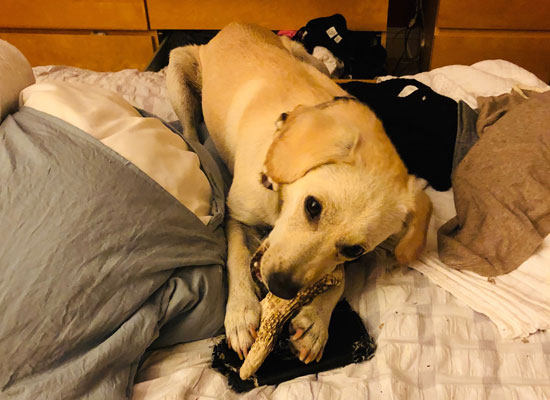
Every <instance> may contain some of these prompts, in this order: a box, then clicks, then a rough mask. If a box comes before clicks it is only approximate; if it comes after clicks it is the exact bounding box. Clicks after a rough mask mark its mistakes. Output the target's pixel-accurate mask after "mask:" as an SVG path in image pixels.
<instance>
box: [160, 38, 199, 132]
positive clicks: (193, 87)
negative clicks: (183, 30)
mask: <svg viewBox="0 0 550 400" xmlns="http://www.w3.org/2000/svg"><path fill="white" fill-rule="evenodd" d="M166 88H167V93H168V98H169V99H170V103H172V107H173V108H174V111H175V112H176V115H177V116H178V119H179V120H180V122H181V124H182V126H183V134H184V135H185V137H186V138H188V139H192V140H198V138H197V126H198V124H199V123H200V121H201V115H202V110H201V89H202V78H201V66H200V60H199V46H196V45H190V46H183V47H177V48H175V49H174V50H172V51H171V52H170V62H169V63H168V68H167V70H166Z"/></svg>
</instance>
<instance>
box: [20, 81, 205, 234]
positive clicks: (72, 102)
mask: <svg viewBox="0 0 550 400" xmlns="http://www.w3.org/2000/svg"><path fill="white" fill-rule="evenodd" d="M20 103H21V105H25V106H27V107H32V108H34V109H36V110H39V111H42V112H46V113H48V114H50V115H53V116H56V117H58V118H60V119H62V120H64V121H66V122H68V123H70V124H72V125H74V126H76V127H78V128H80V129H82V130H83V131H84V132H86V133H88V134H90V135H91V136H93V137H94V138H96V139H98V140H100V141H101V142H102V143H103V144H105V145H106V146H108V147H110V148H111V149H113V150H114V151H116V152H117V153H118V154H120V155H121V156H123V157H124V158H126V159H127V160H128V161H130V162H132V163H133V164H134V165H136V166H137V167H138V168H139V169H141V170H142V171H143V172H145V173H146V174H147V175H148V176H149V177H151V178H152V179H153V180H155V181H156V182H157V183H158V184H159V185H160V186H161V187H163V188H164V189H165V190H167V191H168V192H169V193H170V194H171V195H173V196H174V197H175V198H176V199H177V200H178V201H180V202H181V203H182V204H184V205H185V206H186V207H187V208H188V209H190V210H191V211H192V212H193V213H194V214H195V215H197V217H198V218H199V219H200V220H201V221H202V222H203V223H204V224H205V225H206V224H208V222H209V220H210V218H211V210H210V208H211V198H212V194H211V188H210V183H209V182H208V179H207V178H206V176H205V175H204V173H203V172H202V171H201V169H200V163H199V160H198V157H197V155H196V154H195V153H193V152H191V151H189V147H188V146H187V144H186V143H185V142H184V141H183V139H181V138H180V137H179V136H178V135H176V134H175V133H173V132H172V131H170V129H168V128H167V127H166V126H164V124H163V123H162V122H161V121H160V120H158V119H156V118H144V117H142V116H141V114H140V113H139V112H138V111H137V110H136V109H135V108H134V107H132V106H131V105H130V104H129V103H127V102H126V101H125V100H124V99H123V98H122V97H120V96H119V95H117V94H116V93H114V92H111V91H109V90H105V89H102V88H96V87H91V86H88V85H84V84H81V83H69V82H61V83H60V82H49V83H39V84H35V85H32V86H30V87H28V88H27V89H25V90H23V91H22V92H21V94H20Z"/></svg>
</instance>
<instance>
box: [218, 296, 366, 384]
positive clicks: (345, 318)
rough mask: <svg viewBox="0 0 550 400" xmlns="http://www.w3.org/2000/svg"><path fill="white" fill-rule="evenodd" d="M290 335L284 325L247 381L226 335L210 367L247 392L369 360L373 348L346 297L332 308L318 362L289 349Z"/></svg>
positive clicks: (240, 362)
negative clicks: (307, 362)
mask: <svg viewBox="0 0 550 400" xmlns="http://www.w3.org/2000/svg"><path fill="white" fill-rule="evenodd" d="M287 325H288V324H287ZM289 339H290V335H289V333H288V326H285V327H284V328H283V330H282V332H281V336H280V337H279V339H278V341H277V344H276V345H275V348H274V349H273V351H272V352H271V354H269V356H267V358H266V359H265V361H264V363H263V364H262V366H261V367H260V368H259V369H258V371H257V372H256V374H254V375H253V376H252V377H250V378H249V379H247V380H246V381H243V380H241V378H240V377H239V372H238V371H239V368H240V366H241V365H242V363H243V361H241V360H239V356H238V355H237V353H235V352H234V351H233V350H231V349H229V348H228V347H227V341H226V340H225V339H224V340H223V341H222V342H221V343H219V344H217V345H216V346H215V347H214V351H213V353H212V368H214V369H215V370H217V371H219V372H221V373H222V374H223V375H225V376H227V379H228V383H229V386H231V388H232V389H233V390H234V391H236V392H247V391H249V390H252V389H254V388H255V387H258V386H263V385H276V384H279V383H281V382H284V381H288V380H290V379H293V378H296V377H298V376H304V375H309V374H316V373H318V372H322V371H327V370H329V369H334V368H338V367H343V366H344V365H347V364H351V363H358V362H362V361H365V360H370V359H371V358H372V357H374V352H375V351H376V344H375V343H374V340H373V339H372V337H371V336H370V335H369V334H368V332H367V330H366V329H365V326H364V325H363V321H361V317H360V316H359V314H357V313H356V312H355V311H353V309H352V308H351V306H350V305H349V303H348V302H347V301H346V300H342V301H341V302H339V303H338V304H337V305H336V307H335V308H334V311H333V313H332V317H331V319H330V325H329V328H328V341H327V344H326V346H325V350H324V352H323V357H322V358H321V360H320V361H319V362H312V363H310V364H304V363H303V362H302V361H300V360H299V359H298V358H297V357H296V355H295V354H293V353H292V351H291V350H290V345H289V343H290V342H289Z"/></svg>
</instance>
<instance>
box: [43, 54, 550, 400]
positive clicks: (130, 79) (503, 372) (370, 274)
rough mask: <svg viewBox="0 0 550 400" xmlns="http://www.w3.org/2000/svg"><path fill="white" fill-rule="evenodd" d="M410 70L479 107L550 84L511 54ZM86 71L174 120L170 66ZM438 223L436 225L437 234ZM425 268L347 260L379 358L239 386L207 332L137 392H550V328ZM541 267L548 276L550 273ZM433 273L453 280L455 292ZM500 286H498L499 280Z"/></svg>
mask: <svg viewBox="0 0 550 400" xmlns="http://www.w3.org/2000/svg"><path fill="white" fill-rule="evenodd" d="M47 68H51V69H50V71H49V73H48V72H47V71H46V70H45V69H41V70H37V69H35V75H36V76H37V80H38V81H42V80H49V79H67V80H77V81H78V80H79V79H80V78H79V74H80V73H81V72H82V70H76V69H67V68H66V67H61V68H59V67H47ZM113 76H114V77H115V78H112V77H113ZM412 78H415V79H418V80H420V81H422V82H423V83H426V84H427V85H429V86H431V87H432V88H433V89H434V90H435V91H437V92H439V93H441V94H444V95H448V96H449V97H452V98H454V99H455V100H460V99H462V100H465V101H466V102H468V103H469V104H470V105H471V106H473V107H475V106H476V103H475V97H476V96H477V95H498V94H501V93H504V92H506V91H509V90H510V89H511V88H512V87H514V86H516V85H517V86H522V87H530V88H537V89H539V90H544V89H546V88H547V86H546V85H545V84H544V83H543V82H541V81H539V80H538V79H536V77H534V75H532V74H529V73H528V72H527V71H525V70H523V69H521V68H519V67H517V66H515V65H513V64H510V63H506V62H504V61H485V62H482V63H477V64H475V65H474V66H472V67H466V66H452V67H443V68H440V69H437V70H434V71H432V72H428V73H424V74H419V75H416V76H412ZM82 79H83V81H85V82H88V83H94V82H96V83H97V84H98V85H100V86H102V87H106V88H110V89H113V90H115V91H118V92H119V93H121V94H122V95H123V96H125V98H126V99H127V100H128V101H130V102H131V103H132V104H134V105H136V106H138V107H141V108H144V109H146V110H148V111H151V112H153V113H155V112H156V113H157V114H159V115H161V116H163V117H164V118H166V119H168V120H173V119H175V116H174V115H173V112H172V111H171V107H170V105H169V102H168V101H167V100H166V98H165V97H164V93H165V88H164V77H163V75H162V74H154V73H139V72H137V71H126V72H125V71H122V72H120V73H116V74H112V75H108V74H107V75H103V74H101V73H94V72H91V71H83V75H82ZM111 79H114V81H113V82H111ZM136 85H137V86H136ZM159 110H160V111H159ZM430 195H431V196H432V198H433V199H434V200H436V202H437V203H438V204H439V205H440V206H436V214H437V213H439V212H440V211H441V213H448V212H449V210H450V208H451V209H452V207H453V204H452V194H451V192H446V193H430ZM449 207H450V208H449ZM437 210H440V211H437ZM436 223H437V221H434V223H433V224H432V227H431V229H432V231H431V235H432V238H433V235H434V232H435V231H434V229H435V228H436V225H435V224H436ZM545 248H546V247H544V248H543V250H542V251H546V250H544V249H545ZM426 254H428V253H425V255H426ZM544 254H546V253H544ZM537 260H538V261H540V264H538V267H539V268H540V269H541V271H545V270H544V269H543V267H546V269H548V264H546V261H545V259H544V258H540V259H536V260H535V261H537ZM420 269H422V267H419V266H418V265H415V269H413V268H406V267H405V268H392V265H391V262H390V260H389V259H388V258H387V257H386V254H385V253H384V252H383V251H382V250H381V251H379V252H377V253H376V254H372V255H369V256H367V257H364V258H362V259H361V260H360V262H356V263H354V264H352V265H350V266H349V267H348V270H347V277H348V279H347V283H346V290H345V296H346V297H347V298H348V300H349V301H350V303H351V305H352V306H353V308H354V309H355V310H357V311H358V312H359V314H360V315H361V317H362V319H363V321H364V323H365V325H366V326H367V328H368V330H369V332H370V333H371V334H372V335H373V337H374V338H375V339H376V341H377V344H378V349H377V352H376V355H375V357H374V358H373V359H371V360H369V361H367V362H364V363H361V364H353V365H349V366H346V367H343V368H339V369H336V370H332V371H328V372H324V373H321V374H318V375H309V376H305V377H302V378H297V379H294V380H292V381H289V382H285V383H283V384H280V385H278V386H277V387H274V386H269V387H261V388H257V389H255V390H253V391H251V392H248V393H245V394H241V395H238V394H236V393H234V392H232V391H231V390H230V389H229V388H228V387H227V385H226V380H225V378H224V377H223V376H222V375H220V374H218V373H217V372H215V371H213V370H212V369H210V368H209V364H210V355H211V351H212V348H211V347H212V344H213V340H204V341H200V342H195V343H188V344H184V345H179V346H175V347H173V348H170V349H167V350H164V351H161V352H156V353H154V354H153V355H152V356H151V357H149V358H148V359H147V360H146V361H145V363H144V365H143V366H142V367H141V369H140V371H139V374H138V377H137V380H136V385H135V387H134V395H133V399H147V400H153V399H163V400H167V399H172V400H176V399H241V398H242V399H256V398H260V399H297V400H298V399H300V400H302V399H304V400H305V399H321V400H329V399H468V400H474V399H498V400H500V399H545V398H550V333H549V332H547V331H538V332H536V333H534V334H531V335H530V336H528V337H527V338H523V339H520V338H517V339H511V338H510V335H508V337H506V334H505V332H503V331H502V330H501V329H499V325H497V324H495V322H493V321H492V320H491V319H489V317H487V316H486V315H484V314H482V313H479V312H476V311H474V309H473V308H472V306H470V305H468V303H467V301H468V299H467V298H466V297H463V298H459V297H457V296H460V291H457V290H455V289H454V288H453V285H451V284H448V283H449V282H450V281H448V280H447V279H448V278H446V277H444V278H441V279H440V280H439V281H438V278H437V277H436V275H435V273H434V274H431V275H430V274H429V272H430V271H432V270H434V271H435V270H437V268H431V267H430V266H429V265H426V266H425V267H424V274H422V273H420V272H419V270H420ZM428 275H430V278H428ZM543 276H544V277H545V279H548V274H547V273H543ZM498 279H500V278H498ZM434 282H438V284H439V285H442V286H445V285H447V287H448V289H449V290H454V293H455V294H456V295H453V294H451V293H450V292H449V291H448V290H445V289H443V288H442V287H440V286H438V284H436V283H434ZM446 282H447V283H446ZM491 285H492V284H491ZM454 286H456V285H454ZM492 287H500V282H499V281H497V283H496V285H493V286H492ZM480 295H481V293H480ZM547 305H548V303H545V304H543V306H547ZM520 312H524V313H526V312H527V310H520ZM516 314H517V313H516ZM492 318H493V319H494V317H492ZM509 329H511V331H514V329H513V328H509ZM527 331H531V329H530V328H529V329H527ZM518 332H519V331H518ZM519 335H520V336H523V334H522V333H519ZM511 336H514V335H511Z"/></svg>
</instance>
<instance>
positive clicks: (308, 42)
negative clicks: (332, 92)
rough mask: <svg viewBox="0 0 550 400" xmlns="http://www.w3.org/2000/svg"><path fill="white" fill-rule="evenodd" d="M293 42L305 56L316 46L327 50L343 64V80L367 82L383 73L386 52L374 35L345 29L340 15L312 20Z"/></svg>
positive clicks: (297, 34) (297, 33)
mask: <svg viewBox="0 0 550 400" xmlns="http://www.w3.org/2000/svg"><path fill="white" fill-rule="evenodd" d="M293 39H294V40H296V41H299V42H301V43H302V44H303V45H304V47H305V48H306V50H307V51H308V52H309V53H312V52H313V49H314V48H315V47H316V46H321V47H325V48H327V49H328V50H330V52H331V53H332V54H333V55H334V56H335V57H337V58H339V59H340V60H341V61H343V63H344V73H343V76H345V77H349V78H355V79H368V78H373V77H376V76H381V75H385V74H386V73H387V71H386V49H384V47H382V45H380V43H378V39H377V36H376V33H374V32H360V31H350V30H348V28H347V24H346V19H345V18H344V16H343V15H341V14H335V15H332V16H330V17H323V18H316V19H312V20H311V21H309V22H308V23H307V24H306V26H304V27H302V28H301V29H300V30H298V32H296V35H295V36H294V38H293Z"/></svg>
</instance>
